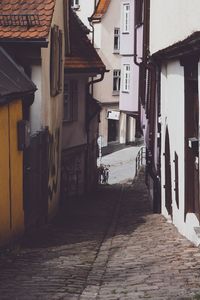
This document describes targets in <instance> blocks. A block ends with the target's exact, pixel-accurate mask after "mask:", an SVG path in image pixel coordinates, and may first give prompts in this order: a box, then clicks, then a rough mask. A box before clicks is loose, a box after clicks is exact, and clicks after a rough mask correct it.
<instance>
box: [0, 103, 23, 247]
mask: <svg viewBox="0 0 200 300" xmlns="http://www.w3.org/2000/svg"><path fill="white" fill-rule="evenodd" d="M21 119H22V104H21V101H15V102H13V103H11V104H9V105H5V106H2V107H0V141H1V147H0V245H2V244H4V243H6V242H7V241H9V240H10V239H11V238H14V237H15V236H16V235H19V234H21V233H22V232H23V229H24V211H23V153H22V152H21V151H18V149H17V121H19V120H21Z"/></svg>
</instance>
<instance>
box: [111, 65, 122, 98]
mask: <svg viewBox="0 0 200 300" xmlns="http://www.w3.org/2000/svg"><path fill="white" fill-rule="evenodd" d="M115 86H116V89H115V88H114V87H115ZM120 87H121V70H120V69H114V70H113V95H119V93H120Z"/></svg>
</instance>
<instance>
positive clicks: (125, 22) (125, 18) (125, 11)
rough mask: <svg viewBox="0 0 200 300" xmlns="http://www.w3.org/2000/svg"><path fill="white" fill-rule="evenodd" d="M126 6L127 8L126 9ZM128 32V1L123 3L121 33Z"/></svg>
mask: <svg viewBox="0 0 200 300" xmlns="http://www.w3.org/2000/svg"><path fill="white" fill-rule="evenodd" d="M127 8H128V9H127ZM129 32H130V3H123V32H122V33H123V34H128V33H129Z"/></svg>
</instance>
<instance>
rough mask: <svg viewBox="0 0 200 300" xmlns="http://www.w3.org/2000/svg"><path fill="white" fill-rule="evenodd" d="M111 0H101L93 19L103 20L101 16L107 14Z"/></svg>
mask: <svg viewBox="0 0 200 300" xmlns="http://www.w3.org/2000/svg"><path fill="white" fill-rule="evenodd" d="M110 1H111V0H99V2H98V4H97V6H96V9H95V11H94V13H93V15H92V16H91V18H90V19H91V20H93V21H94V20H101V18H102V17H103V16H104V15H105V13H106V12H107V9H108V6H109V4H110ZM114 1H115V0H114Z"/></svg>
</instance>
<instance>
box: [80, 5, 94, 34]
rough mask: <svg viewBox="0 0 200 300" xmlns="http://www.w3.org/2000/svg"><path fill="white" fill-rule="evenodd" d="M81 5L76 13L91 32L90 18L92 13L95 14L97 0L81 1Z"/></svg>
mask: <svg viewBox="0 0 200 300" xmlns="http://www.w3.org/2000/svg"><path fill="white" fill-rule="evenodd" d="M79 3H80V8H79V9H78V10H76V13H77V15H78V16H79V18H80V19H81V21H82V22H83V23H84V24H85V25H86V26H87V27H88V28H89V29H90V30H91V27H90V24H89V22H88V17H91V15H92V13H93V12H94V3H95V0H79Z"/></svg>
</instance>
